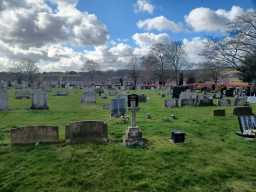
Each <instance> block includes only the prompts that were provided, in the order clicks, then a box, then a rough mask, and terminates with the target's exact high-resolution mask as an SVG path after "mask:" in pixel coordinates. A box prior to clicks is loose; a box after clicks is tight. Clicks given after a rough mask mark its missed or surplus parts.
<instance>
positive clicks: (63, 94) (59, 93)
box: [55, 90, 69, 97]
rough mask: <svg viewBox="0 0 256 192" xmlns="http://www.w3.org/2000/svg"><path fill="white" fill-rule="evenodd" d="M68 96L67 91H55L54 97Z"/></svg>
mask: <svg viewBox="0 0 256 192" xmlns="http://www.w3.org/2000/svg"><path fill="white" fill-rule="evenodd" d="M68 94H69V93H68V91H67V90H57V91H56V94H55V96H59V97H64V96H68Z"/></svg>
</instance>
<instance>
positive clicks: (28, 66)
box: [9, 59, 39, 85]
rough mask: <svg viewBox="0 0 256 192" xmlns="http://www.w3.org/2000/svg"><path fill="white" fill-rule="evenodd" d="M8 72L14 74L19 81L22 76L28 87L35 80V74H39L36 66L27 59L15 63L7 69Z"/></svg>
mask: <svg viewBox="0 0 256 192" xmlns="http://www.w3.org/2000/svg"><path fill="white" fill-rule="evenodd" d="M9 71H10V72H13V73H16V76H17V78H18V80H21V79H20V78H22V77H23V76H24V77H25V79H26V80H27V81H28V83H29V84H30V85H32V84H33V82H34V80H35V76H36V73H39V68H38V66H37V65H36V64H35V63H34V62H33V61H31V60H29V59H24V60H22V61H21V62H15V63H14V66H13V67H12V68H10V69H9Z"/></svg>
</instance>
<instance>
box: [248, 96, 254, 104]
mask: <svg viewBox="0 0 256 192" xmlns="http://www.w3.org/2000/svg"><path fill="white" fill-rule="evenodd" d="M247 102H248V103H251V104H254V103H256V96H251V97H248V98H247Z"/></svg>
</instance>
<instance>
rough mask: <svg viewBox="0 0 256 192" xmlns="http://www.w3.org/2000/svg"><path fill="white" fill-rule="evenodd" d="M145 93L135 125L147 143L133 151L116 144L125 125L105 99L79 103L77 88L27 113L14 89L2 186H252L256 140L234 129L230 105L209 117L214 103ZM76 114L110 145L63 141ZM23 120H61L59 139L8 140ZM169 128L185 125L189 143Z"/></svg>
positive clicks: (125, 189) (4, 136) (0, 117)
mask: <svg viewBox="0 0 256 192" xmlns="http://www.w3.org/2000/svg"><path fill="white" fill-rule="evenodd" d="M144 92H145V93H146V94H147V95H148V96H149V97H150V100H149V101H148V103H145V104H141V105H140V107H141V110H140V111H139V113H138V125H139V127H140V128H141V129H142V130H143V134H144V137H145V138H146V139H147V140H148V146H147V147H146V148H145V149H130V148H126V147H124V146H123V145H122V144H121V142H122V137H123V135H124V132H125V130H126V128H127V127H128V124H123V123H122V122H121V121H120V120H118V119H112V120H110V117H109V112H108V111H107V110H104V109H103V108H102V105H103V104H104V103H108V102H109V101H110V98H109V99H108V100H102V99H98V100H97V104H96V105H80V102H79V100H80V99H79V97H80V94H81V91H80V90H75V91H74V92H73V93H72V94H71V95H69V96H67V97H54V96H52V95H53V93H50V94H49V95H50V96H49V107H50V110H49V111H36V112H32V111H31V110H28V109H27V108H29V106H30V100H28V101H26V100H15V99H14V93H13V91H11V92H10V97H11V99H10V100H9V103H10V111H9V112H1V113H0V122H1V124H0V144H1V145H0V192H14V191H15V192H37V191H38V192H46V191H47V192H48V191H51V192H83V191H89V192H108V191H110V192H112V191H113V192H135V191H136V192H161V191H166V192H171V191H179V192H206V191H207V192H213V191H217V192H222V191H225V192H250V191H251V192H253V191H256V189H255V186H256V142H255V140H246V139H244V138H240V137H238V136H237V135H236V134H235V131H237V130H239V125H238V120H237V118H236V117H234V116H233V115H232V109H233V108H232V107H230V108H226V109H227V116H226V117H218V118H214V117H213V115H212V111H213V109H216V108H217V107H201V108H199V107H184V108H179V109H165V108H164V106H163V100H164V98H161V97H160V96H159V95H158V94H157V93H154V92H152V91H144ZM254 111H256V108H255V107H254ZM146 113H150V114H151V115H152V119H146V118H145V114H146ZM171 114H175V115H176V117H177V119H176V120H174V119H171V118H169V116H170V115H171ZM80 120H104V121H106V122H107V123H108V127H109V138H110V143H109V144H107V145H97V144H83V145H67V144H65V143H64V127H65V125H66V124H68V123H69V122H72V121H80ZM25 125H58V126H59V127H60V136H61V139H62V141H63V142H62V143H61V144H57V145H37V146H26V147H25V146H22V147H21V146H19V147H18V146H16V147H14V146H10V140H9V134H10V133H9V130H10V128H12V127H19V126H25ZM171 129H180V130H183V131H185V132H186V134H187V140H186V143H185V144H178V145H174V144H171V143H170V142H169V135H170V130H171Z"/></svg>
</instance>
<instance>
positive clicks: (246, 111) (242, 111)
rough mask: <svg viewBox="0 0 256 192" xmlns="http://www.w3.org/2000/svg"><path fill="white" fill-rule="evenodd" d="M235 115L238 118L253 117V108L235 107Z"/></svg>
mask: <svg viewBox="0 0 256 192" xmlns="http://www.w3.org/2000/svg"><path fill="white" fill-rule="evenodd" d="M233 114H234V115H237V116H246V115H253V112H252V108H251V107H249V106H240V107H235V108H234V110H233Z"/></svg>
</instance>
